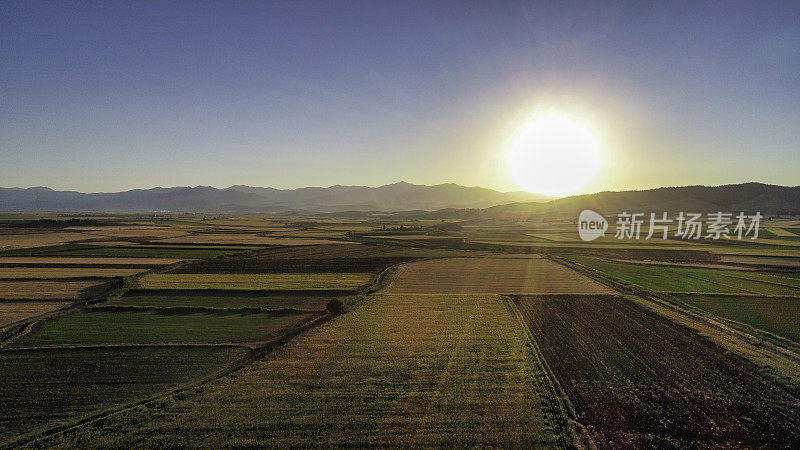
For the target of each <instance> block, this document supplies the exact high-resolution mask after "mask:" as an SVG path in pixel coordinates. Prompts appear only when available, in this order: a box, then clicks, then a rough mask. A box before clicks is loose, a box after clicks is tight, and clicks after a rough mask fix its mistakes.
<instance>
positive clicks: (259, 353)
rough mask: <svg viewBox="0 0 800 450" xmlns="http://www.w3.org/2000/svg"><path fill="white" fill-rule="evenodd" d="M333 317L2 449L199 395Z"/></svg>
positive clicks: (323, 315) (324, 314)
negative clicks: (201, 374) (199, 375)
mask: <svg viewBox="0 0 800 450" xmlns="http://www.w3.org/2000/svg"><path fill="white" fill-rule="evenodd" d="M332 317H335V315H334V314H331V313H330V312H328V311H325V312H322V313H321V314H319V315H318V316H316V317H314V318H311V319H309V320H307V321H305V322H303V323H302V324H300V325H298V326H297V327H295V328H293V329H291V330H288V331H287V332H285V333H284V334H282V335H280V336H278V337H275V338H274V339H271V340H268V341H264V342H261V343H260V344H262V345H260V346H259V347H257V348H252V347H248V346H247V345H244V344H237V345H235V346H237V347H242V348H248V349H249V352H247V353H246V355H245V356H244V357H242V358H240V359H239V360H237V361H234V362H233V363H231V364H229V365H228V366H227V367H225V368H223V369H222V370H220V371H218V372H217V373H215V374H213V375H211V376H209V377H205V378H203V379H201V380H197V381H193V382H190V383H187V384H184V385H182V386H179V387H177V388H174V389H171V390H168V391H165V392H160V393H158V394H155V395H152V396H149V397H147V398H143V399H141V400H138V401H136V402H133V403H126V404H124V405H121V406H117V407H113V408H108V409H106V410H103V411H100V412H97V413H95V414H92V415H90V416H87V417H83V418H81V419H78V420H74V421H71V422H69V423H66V424H63V425H59V426H56V427H53V428H48V429H45V430H41V431H37V432H33V433H31V434H28V435H25V436H21V437H19V438H18V439H15V440H12V441H9V442H5V443H0V449H7V448H16V447H20V446H25V445H29V444H31V443H34V442H35V441H37V440H40V439H44V438H48V437H52V436H56V435H59V434H62V433H64V432H66V431H69V430H71V429H73V428H76V427H79V426H81V425H85V424H87V423H92V422H102V421H103V420H106V419H109V418H111V417H113V416H116V415H119V414H122V413H125V412H126V411H129V410H132V409H134V408H137V407H140V406H143V405H150V404H153V403H156V402H159V401H161V400H163V399H166V398H176V399H178V400H181V399H184V398H187V397H190V396H193V395H197V394H199V393H201V392H202V391H203V390H204V388H203V386H204V385H206V384H208V383H213V382H215V381H218V380H220V379H222V378H225V377H227V376H228V375H231V374H233V373H235V372H237V371H239V370H242V369H244V368H245V367H248V366H249V365H250V364H251V363H252V362H254V361H256V360H257V359H262V358H269V357H270V355H272V354H273V353H274V351H275V350H276V349H278V348H280V347H282V346H284V345H287V344H288V343H290V342H291V341H292V339H293V338H294V337H296V336H298V335H299V334H301V333H303V332H305V331H307V330H310V329H312V328H316V327H317V326H320V325H322V324H324V323H326V322H327V321H328V320H330V319H331V318H332ZM123 345H129V344H123ZM202 345H209V346H210V347H216V346H219V344H202ZM177 346H186V344H177ZM231 346H234V345H231ZM170 347H171V346H170ZM60 349H64V348H60ZM20 350H26V349H20Z"/></svg>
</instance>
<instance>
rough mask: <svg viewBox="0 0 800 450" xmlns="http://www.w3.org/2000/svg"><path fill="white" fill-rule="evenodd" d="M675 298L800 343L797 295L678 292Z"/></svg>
mask: <svg viewBox="0 0 800 450" xmlns="http://www.w3.org/2000/svg"><path fill="white" fill-rule="evenodd" d="M677 297H678V298H679V299H680V300H681V301H683V302H686V303H688V304H690V305H692V306H696V307H698V308H700V309H703V310H705V311H708V312H710V313H712V314H716V315H718V316H720V317H723V318H726V319H730V320H734V321H736V322H741V323H744V324H747V325H750V326H752V327H754V328H758V329H761V330H764V331H768V332H770V333H772V334H775V335H778V336H782V337H785V338H788V339H791V340H793V341H794V342H798V343H800V321H798V318H799V317H800V298H795V299H790V298H775V297H757V296H736V295H701V294H682V295H677Z"/></svg>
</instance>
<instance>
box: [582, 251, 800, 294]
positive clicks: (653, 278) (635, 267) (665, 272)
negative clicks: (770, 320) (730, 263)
mask: <svg viewBox="0 0 800 450" xmlns="http://www.w3.org/2000/svg"><path fill="white" fill-rule="evenodd" d="M569 259H571V260H573V261H575V262H578V263H580V264H583V265H585V266H588V267H592V268H594V269H596V270H599V271H600V272H603V273H605V274H607V275H610V276H612V277H614V278H617V279H619V280H622V281H625V282H627V283H630V284H633V285H636V286H639V287H641V288H645V289H650V290H654V291H661V292H679V293H727V294H761V295H800V283H797V281H796V280H791V279H790V278H788V277H780V276H775V275H770V274H763V273H748V272H742V271H736V270H718V269H705V268H690V267H663V266H648V265H642V264H635V263H619V262H611V261H606V260H601V259H597V258H590V257H582V256H570V257H569Z"/></svg>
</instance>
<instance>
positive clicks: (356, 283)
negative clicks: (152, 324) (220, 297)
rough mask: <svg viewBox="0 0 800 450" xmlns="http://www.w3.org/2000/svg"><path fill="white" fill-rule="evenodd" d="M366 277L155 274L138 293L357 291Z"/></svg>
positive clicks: (146, 278)
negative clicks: (157, 291)
mask: <svg viewBox="0 0 800 450" xmlns="http://www.w3.org/2000/svg"><path fill="white" fill-rule="evenodd" d="M372 279H373V275H371V274H368V273H347V274H332V273H309V274H300V273H268V274H237V273H233V274H227V273H226V274H213V275H212V274H194V273H154V274H148V275H145V276H144V277H142V278H141V279H140V280H139V284H138V285H137V287H138V288H139V289H241V290H356V289H358V288H359V287H361V286H363V285H365V284H367V283H369V282H370V281H372Z"/></svg>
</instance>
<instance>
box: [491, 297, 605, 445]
mask: <svg viewBox="0 0 800 450" xmlns="http://www.w3.org/2000/svg"><path fill="white" fill-rule="evenodd" d="M495 295H497V294H495ZM500 297H501V298H502V299H503V303H504V304H505V306H506V309H507V310H508V312H509V313H510V314H511V315H512V316H513V318H514V319H515V325H516V327H517V328H519V329H520V330H521V331H522V332H523V335H524V336H525V337H526V338H527V339H528V344H530V345H529V346H528V349H529V351H528V353H530V354H531V356H533V358H534V359H535V360H536V362H538V363H539V365H540V366H541V367H542V371H543V372H544V376H545V379H546V380H547V383H548V384H549V385H550V387H551V388H552V390H553V394H554V395H555V398H554V400H555V403H556V404H557V405H558V409H559V410H560V411H562V412H563V413H564V414H565V415H566V417H567V422H568V423H567V428H568V431H569V435H570V437H571V438H572V442H571V443H572V444H574V445H575V446H576V447H578V448H588V449H591V450H596V449H597V446H596V445H595V444H594V441H593V440H592V438H591V437H590V436H589V432H588V431H587V430H586V427H584V426H583V424H581V423H580V422H578V419H577V414H576V413H575V408H574V407H573V406H572V401H570V399H569V396H568V395H567V392H566V391H565V390H564V388H563V387H562V386H561V383H560V382H559V381H558V378H557V377H556V376H555V374H554V373H553V371H552V370H551V369H550V365H549V364H547V360H545V358H544V354H542V350H541V349H540V348H539V343H538V342H536V338H534V337H533V334H532V333H531V330H530V329H529V328H528V324H526V323H525V319H524V318H523V317H522V313H521V312H520V311H519V308H517V305H516V304H515V303H514V300H512V298H511V297H510V296H508V295H500Z"/></svg>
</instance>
